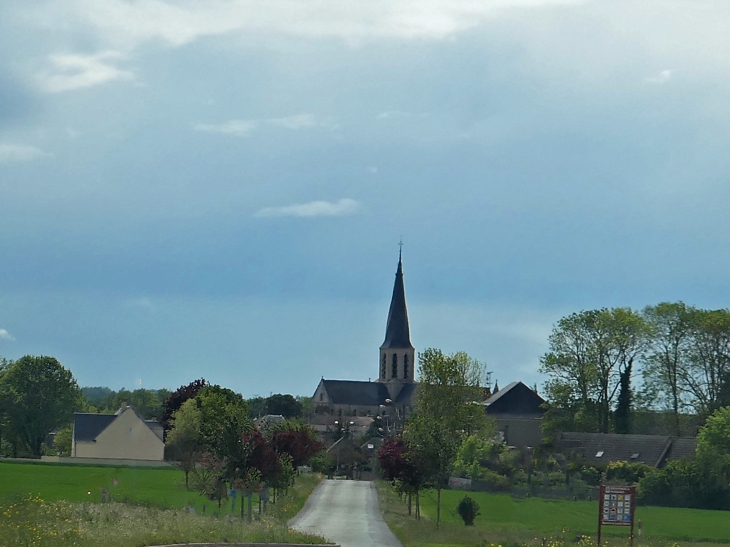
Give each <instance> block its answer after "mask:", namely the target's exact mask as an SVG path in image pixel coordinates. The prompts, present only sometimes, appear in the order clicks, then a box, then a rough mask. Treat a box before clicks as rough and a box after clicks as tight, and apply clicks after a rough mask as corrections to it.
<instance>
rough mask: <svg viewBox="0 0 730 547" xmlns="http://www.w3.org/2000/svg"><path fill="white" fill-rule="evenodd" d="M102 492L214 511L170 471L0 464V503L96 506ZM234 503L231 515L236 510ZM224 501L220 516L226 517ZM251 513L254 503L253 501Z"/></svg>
mask: <svg viewBox="0 0 730 547" xmlns="http://www.w3.org/2000/svg"><path fill="white" fill-rule="evenodd" d="M102 488H106V489H107V490H108V491H109V493H110V494H111V496H112V499H113V500H116V501H121V502H129V503H133V504H140V505H151V506H155V507H158V508H171V509H176V508H177V509H181V508H184V507H186V506H188V505H189V506H192V507H193V508H194V509H195V512H196V513H202V512H203V508H204V507H205V512H206V513H211V512H218V505H217V502H211V501H210V500H208V499H206V498H204V497H202V496H200V495H199V494H198V493H197V492H195V491H192V490H186V488H185V474H184V473H183V472H182V471H180V470H179V469H177V468H175V467H159V468H150V467H140V468H132V467H97V466H86V465H63V464H53V463H20V462H4V461H2V460H0V501H2V500H5V501H9V500H16V499H20V498H22V497H25V496H27V495H29V494H33V495H37V496H39V497H40V498H42V499H43V500H45V501H56V500H64V501H69V502H100V501H101V494H102ZM240 501H241V500H240V498H239V499H236V508H235V510H236V512H238V511H239V510H240V505H239V504H240ZM232 503H233V500H232V499H229V500H228V501H227V502H226V503H225V504H224V505H223V507H222V508H221V510H220V514H227V513H229V512H231V506H232ZM254 504H255V505H254V510H257V509H258V508H257V505H258V499H257V498H256V496H254Z"/></svg>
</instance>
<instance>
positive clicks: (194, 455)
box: [165, 399, 203, 488]
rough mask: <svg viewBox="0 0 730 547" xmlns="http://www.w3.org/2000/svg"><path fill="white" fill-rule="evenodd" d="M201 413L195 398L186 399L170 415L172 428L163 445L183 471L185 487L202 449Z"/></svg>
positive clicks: (187, 486)
mask: <svg viewBox="0 0 730 547" xmlns="http://www.w3.org/2000/svg"><path fill="white" fill-rule="evenodd" d="M201 425H202V414H201V412H200V409H199V408H198V405H197V402H196V400H195V399H188V400H187V401H185V402H184V403H183V405H182V406H181V407H180V408H179V409H178V410H177V411H175V413H174V414H173V415H172V429H171V430H170V432H169V433H168V434H167V439H165V445H166V446H167V448H168V450H169V452H170V456H171V457H172V458H173V459H174V460H175V461H176V462H177V465H178V467H179V468H180V469H182V470H183V472H184V473H185V488H189V486H190V483H189V480H188V479H189V475H190V472H191V471H193V470H194V469H195V465H196V464H197V462H198V458H199V457H200V455H201V453H202V451H203V437H202V435H201V432H200V431H201Z"/></svg>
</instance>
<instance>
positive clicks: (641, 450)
mask: <svg viewBox="0 0 730 547" xmlns="http://www.w3.org/2000/svg"><path fill="white" fill-rule="evenodd" d="M671 443H672V439H671V437H667V436H664V435H618V434H615V433H561V434H560V438H559V439H558V441H557V445H558V446H559V447H560V448H563V449H572V450H574V451H575V452H577V453H579V454H582V457H583V459H584V460H585V461H586V462H588V463H592V464H595V463H608V462H613V461H627V462H641V463H644V464H646V465H651V466H653V467H659V466H661V465H662V463H663V462H664V460H665V459H666V456H667V453H668V451H669V448H670V447H671ZM598 454H601V455H600V456H599V455H598ZM633 456H637V457H633Z"/></svg>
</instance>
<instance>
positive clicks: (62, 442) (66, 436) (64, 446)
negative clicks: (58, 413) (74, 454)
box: [53, 424, 74, 456]
mask: <svg viewBox="0 0 730 547" xmlns="http://www.w3.org/2000/svg"><path fill="white" fill-rule="evenodd" d="M73 434H74V428H73V425H72V424H69V425H67V426H66V427H64V428H62V429H60V430H59V431H58V432H57V433H56V434H55V435H54V437H53V447H54V448H55V449H56V452H57V453H58V455H59V456H70V455H71V447H72V445H73Z"/></svg>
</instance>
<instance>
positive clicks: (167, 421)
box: [160, 378, 208, 433]
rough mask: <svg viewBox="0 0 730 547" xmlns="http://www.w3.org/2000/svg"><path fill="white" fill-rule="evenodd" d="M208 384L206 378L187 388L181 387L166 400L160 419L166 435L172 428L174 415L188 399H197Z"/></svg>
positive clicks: (188, 385) (190, 384)
mask: <svg viewBox="0 0 730 547" xmlns="http://www.w3.org/2000/svg"><path fill="white" fill-rule="evenodd" d="M207 385H208V383H207V382H206V381H205V378H201V379H200V380H195V381H193V382H190V383H189V384H187V385H185V386H180V387H179V388H177V390H175V391H174V392H172V394H171V395H170V396H169V397H168V398H167V399H165V400H164V402H163V403H162V416H161V417H160V423H161V424H162V427H163V428H165V433H167V431H169V430H170V428H171V427H172V423H171V420H172V415H173V414H174V413H175V412H176V411H177V410H178V409H179V408H180V407H181V406H182V405H183V403H184V402H185V401H187V400H188V399H192V398H193V397H195V396H196V395H197V394H198V392H199V391H200V390H201V389H203V388H204V387H205V386H207Z"/></svg>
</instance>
